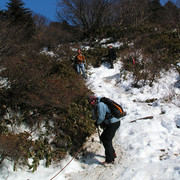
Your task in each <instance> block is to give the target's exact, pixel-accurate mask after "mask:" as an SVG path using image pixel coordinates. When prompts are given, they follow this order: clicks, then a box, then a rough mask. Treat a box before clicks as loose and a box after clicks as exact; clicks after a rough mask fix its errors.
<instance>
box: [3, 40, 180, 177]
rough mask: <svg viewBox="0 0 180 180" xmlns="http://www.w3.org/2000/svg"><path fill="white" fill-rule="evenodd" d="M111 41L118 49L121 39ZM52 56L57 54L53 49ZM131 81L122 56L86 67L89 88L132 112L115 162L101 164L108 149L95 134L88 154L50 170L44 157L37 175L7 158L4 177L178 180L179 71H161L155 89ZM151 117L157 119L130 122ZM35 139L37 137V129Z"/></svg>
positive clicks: (123, 122)
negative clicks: (112, 67) (16, 166)
mask: <svg viewBox="0 0 180 180" xmlns="http://www.w3.org/2000/svg"><path fill="white" fill-rule="evenodd" d="M107 40H108V39H107ZM104 42H105V41H102V44H103V45H102V46H103V47H105V48H107V46H109V45H110V44H104ZM112 45H113V46H114V47H117V48H118V47H120V46H121V45H122V43H121V42H117V43H114V44H112ZM84 48H88V47H82V49H84ZM47 54H48V55H53V52H48V53H47ZM179 66H180V63H179ZM178 80H179V84H178V83H177V82H178ZM132 82H133V76H132V74H130V73H128V72H124V70H123V68H122V62H121V59H120V58H119V57H117V62H116V63H114V69H110V67H109V64H108V63H103V64H102V65H101V66H100V67H98V68H93V67H91V66H89V68H88V70H87V79H86V82H85V83H86V85H87V87H88V88H89V89H91V90H92V92H94V93H95V94H96V95H97V96H105V97H109V98H111V99H113V100H114V101H116V102H117V103H119V104H121V106H122V107H123V108H124V110H125V111H126V112H127V115H126V116H124V117H123V118H121V126H120V128H119V129H118V131H117V132H116V135H115V137H114V140H113V145H114V148H115V151H116V154H117V158H116V159H115V163H114V164H113V165H109V166H106V167H104V166H102V165H100V162H103V161H104V160H105V157H104V148H103V145H102V144H101V143H100V142H99V137H98V133H97V132H96V133H95V134H93V135H92V136H91V137H90V138H88V139H87V142H86V144H85V146H84V148H86V151H87V153H86V154H85V155H84V156H81V155H80V154H81V153H79V155H78V157H79V158H78V159H73V157H71V156H70V155H67V157H66V158H65V159H63V160H62V161H61V162H60V163H59V164H56V163H55V164H52V165H51V166H50V167H49V168H46V167H45V166H44V164H45V162H44V161H41V162H40V165H39V166H38V169H37V171H35V172H34V173H33V172H31V171H30V170H28V168H26V167H23V168H18V170H17V171H13V164H12V163H11V162H10V161H5V166H3V168H2V167H1V173H0V180H4V179H6V180H25V179H28V180H77V179H81V180H109V179H111V180H157V179H158V180H179V179H180V98H179V97H180V77H179V74H178V72H177V71H175V68H174V67H173V66H172V67H170V68H169V70H168V71H167V72H166V71H162V72H161V78H160V79H158V80H157V81H156V82H154V83H153V86H152V87H149V86H148V85H146V86H144V87H141V88H134V87H132ZM150 99H151V100H152V99H154V101H152V102H149V103H147V102H146V100H150ZM147 116H152V117H153V118H149V119H141V120H137V121H136V122H131V121H133V120H136V119H139V118H143V117H147ZM178 127H179V128H178ZM22 129H23V128H22ZM26 130H27V129H26ZM100 133H102V130H101V132H100ZM32 138H36V133H35V132H34V133H33V134H32ZM31 162H32V160H29V163H30V164H31Z"/></svg>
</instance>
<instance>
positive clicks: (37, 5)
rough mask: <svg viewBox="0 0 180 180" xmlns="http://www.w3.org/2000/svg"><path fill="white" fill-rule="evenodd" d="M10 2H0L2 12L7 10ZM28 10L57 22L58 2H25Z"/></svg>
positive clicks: (47, 0)
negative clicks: (6, 7) (7, 4)
mask: <svg viewBox="0 0 180 180" xmlns="http://www.w3.org/2000/svg"><path fill="white" fill-rule="evenodd" d="M7 2H9V0H0V10H2V9H5V6H6V3H7ZM23 2H24V3H25V6H24V7H26V8H29V9H30V10H31V11H33V12H35V13H38V14H41V15H43V16H45V17H47V18H48V19H50V20H52V21H56V0H23Z"/></svg>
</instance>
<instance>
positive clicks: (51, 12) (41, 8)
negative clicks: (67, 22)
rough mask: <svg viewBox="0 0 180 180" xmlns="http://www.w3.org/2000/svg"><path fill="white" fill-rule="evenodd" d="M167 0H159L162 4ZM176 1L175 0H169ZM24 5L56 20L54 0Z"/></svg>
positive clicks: (2, 4)
mask: <svg viewBox="0 0 180 180" xmlns="http://www.w3.org/2000/svg"><path fill="white" fill-rule="evenodd" d="M167 1H168V0H160V2H161V3H162V4H163V5H164V3H165V2H167ZM171 1H172V2H176V0H171ZM7 2H9V0H0V10H2V9H4V8H5V5H6V3H7ZM23 2H24V3H25V7H26V8H29V9H30V10H31V11H33V12H35V13H38V14H41V15H43V16H45V17H47V18H48V19H50V20H52V21H56V0H23Z"/></svg>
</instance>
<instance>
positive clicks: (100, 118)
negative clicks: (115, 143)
mask: <svg viewBox="0 0 180 180" xmlns="http://www.w3.org/2000/svg"><path fill="white" fill-rule="evenodd" d="M100 99H101V98H98V102H97V105H96V109H97V117H96V112H95V111H94V112H93V117H94V119H96V120H97V124H101V123H102V122H104V123H105V124H109V123H115V122H118V121H120V119H118V118H115V117H112V118H108V119H107V118H106V113H111V110H110V109H109V107H108V106H107V105H106V104H105V103H103V102H100Z"/></svg>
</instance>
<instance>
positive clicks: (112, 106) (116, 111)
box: [100, 97, 125, 118]
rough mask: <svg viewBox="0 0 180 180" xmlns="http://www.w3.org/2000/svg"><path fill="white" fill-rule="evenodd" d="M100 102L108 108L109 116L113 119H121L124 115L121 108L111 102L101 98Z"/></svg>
mask: <svg viewBox="0 0 180 180" xmlns="http://www.w3.org/2000/svg"><path fill="white" fill-rule="evenodd" d="M100 102H103V103H105V104H106V105H107V106H108V107H109V109H110V110H111V114H112V115H113V116H114V117H115V118H121V117H123V116H124V115H125V113H124V111H123V108H122V107H121V106H120V105H119V104H117V103H116V102H114V101H113V100H111V99H109V98H106V97H103V98H101V100H100Z"/></svg>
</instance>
